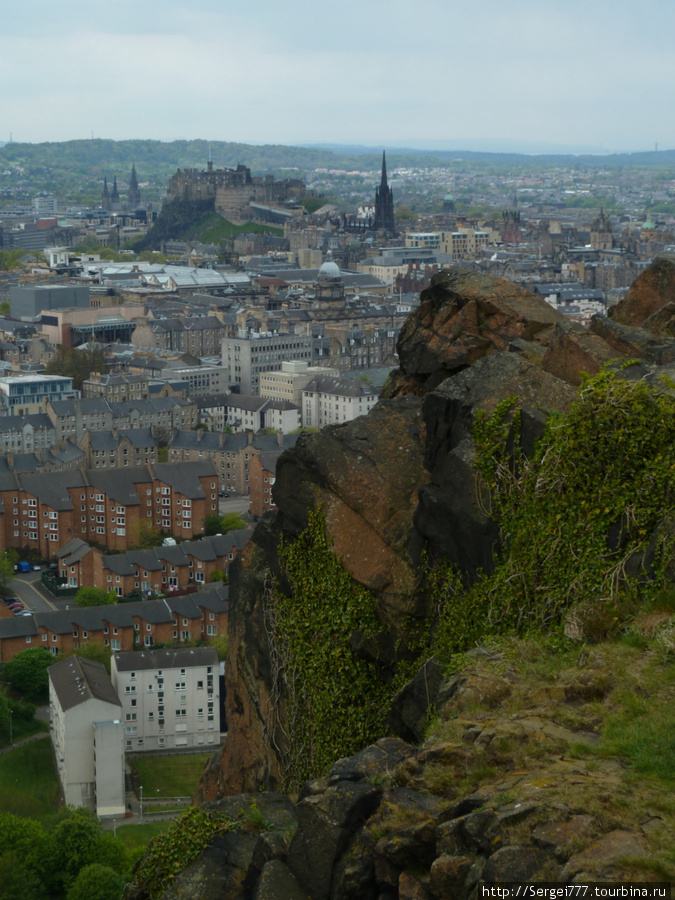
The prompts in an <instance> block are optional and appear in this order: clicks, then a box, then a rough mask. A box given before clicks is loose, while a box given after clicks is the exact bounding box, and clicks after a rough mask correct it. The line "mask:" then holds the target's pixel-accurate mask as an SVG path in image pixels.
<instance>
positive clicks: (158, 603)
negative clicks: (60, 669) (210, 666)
mask: <svg viewBox="0 0 675 900" xmlns="http://www.w3.org/2000/svg"><path fill="white" fill-rule="evenodd" d="M228 610H229V602H228V589H227V586H223V585H212V586H211V587H208V588H205V589H204V590H203V591H198V592H196V593H193V594H188V595H185V596H183V597H171V596H169V597H167V598H166V599H165V600H143V601H138V602H137V603H116V604H112V605H111V606H92V607H88V608H83V609H78V608H77V607H72V608H71V609H65V610H56V611H54V612H48V613H35V614H34V615H32V616H17V617H14V616H12V617H11V618H0V662H6V661H7V660H10V659H13V658H14V657H15V656H16V654H17V653H21V651H22V650H29V649H31V648H34V647H45V648H47V649H48V650H49V651H50V652H51V653H53V654H54V655H57V654H58V653H67V652H69V651H71V650H77V649H78V648H80V647H82V646H85V645H86V644H88V643H94V642H97V643H102V644H105V646H106V647H110V649H111V650H137V649H140V648H142V647H152V646H154V645H155V644H160V643H168V644H171V643H177V642H186V641H196V640H204V641H206V642H208V641H209V639H211V638H214V637H216V636H217V635H219V634H225V633H227V617H228Z"/></svg>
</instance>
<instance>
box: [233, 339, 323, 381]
mask: <svg viewBox="0 0 675 900" xmlns="http://www.w3.org/2000/svg"><path fill="white" fill-rule="evenodd" d="M222 352H223V369H225V370H226V371H227V373H228V380H229V382H230V384H231V385H236V386H237V388H238V390H239V391H240V392H241V393H242V394H259V393H260V375H261V374H262V373H263V372H272V371H274V370H275V369H278V368H279V367H280V365H281V363H282V362H284V361H287V360H291V359H297V360H300V361H305V362H311V360H312V338H311V337H308V336H306V335H300V334H271V335H268V334H260V335H256V334H245V335H242V336H240V337H236V338H232V337H226V338H223V350H222Z"/></svg>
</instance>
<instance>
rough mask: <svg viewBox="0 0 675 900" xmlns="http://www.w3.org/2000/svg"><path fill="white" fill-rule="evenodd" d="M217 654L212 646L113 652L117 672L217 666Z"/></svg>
mask: <svg viewBox="0 0 675 900" xmlns="http://www.w3.org/2000/svg"><path fill="white" fill-rule="evenodd" d="M217 665H218V654H217V653H216V651H215V650H214V648H213V647H190V648H188V647H184V648H179V649H177V650H135V651H131V652H128V653H115V666H116V668H117V671H118V672H139V671H143V670H147V669H188V668H190V667H191V666H214V667H215V666H217Z"/></svg>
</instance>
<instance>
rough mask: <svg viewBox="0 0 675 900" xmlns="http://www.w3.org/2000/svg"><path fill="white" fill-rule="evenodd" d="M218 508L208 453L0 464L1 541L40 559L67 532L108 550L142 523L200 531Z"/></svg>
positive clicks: (124, 543) (182, 533) (180, 532)
mask: <svg viewBox="0 0 675 900" xmlns="http://www.w3.org/2000/svg"><path fill="white" fill-rule="evenodd" d="M217 509H218V478H217V475H216V470H215V467H214V465H213V463H212V462H211V461H210V460H201V461H200V460H197V461H195V462H191V463H183V464H181V465H173V464H170V463H164V464H152V465H142V466H134V467H130V468H121V469H107V470H102V469H95V468H94V469H79V470H74V471H64V472H54V473H48V474H46V473H45V474H42V473H40V474H35V475H33V474H23V475H19V474H17V473H16V472H8V473H4V474H3V473H1V472H0V541H2V546H0V550H1V549H6V548H9V547H16V548H19V547H28V548H30V549H31V550H35V551H37V552H38V553H40V555H41V556H42V557H43V558H45V559H47V558H49V557H51V556H53V555H54V554H55V553H56V551H57V550H58V549H59V548H61V547H63V546H64V545H65V544H67V543H68V541H70V540H72V539H73V538H74V537H79V538H81V539H82V540H87V541H90V542H94V543H96V544H99V545H102V546H105V547H107V548H108V549H110V550H126V549H127V548H128V547H129V546H132V545H134V544H136V543H137V542H138V540H139V536H140V535H141V533H142V532H143V530H144V529H149V528H151V529H153V530H154V529H161V530H162V531H165V532H167V533H170V534H173V535H174V536H176V537H182V538H192V537H194V536H195V535H199V534H203V533H204V527H205V523H206V517H207V516H208V515H210V514H211V513H215V512H217Z"/></svg>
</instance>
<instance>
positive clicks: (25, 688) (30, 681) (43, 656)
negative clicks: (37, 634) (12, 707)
mask: <svg viewBox="0 0 675 900" xmlns="http://www.w3.org/2000/svg"><path fill="white" fill-rule="evenodd" d="M54 662H55V657H54V656H52V654H51V653H50V652H49V650H45V648H44V647H33V648H31V649H30V650H22V651H21V653H17V655H16V656H15V657H14V659H12V660H10V661H9V662H6V663H5V664H4V665H3V667H2V674H3V678H6V679H7V680H8V681H9V682H10V683H11V685H12V687H13V688H14V690H15V691H17V692H18V693H20V694H23V696H24V697H26V699H28V700H30V701H31V703H39V702H40V701H41V700H45V699H46V697H47V695H48V693H49V677H48V675H47V669H48V668H49V667H50V666H51V665H52V664H53V663H54Z"/></svg>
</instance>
